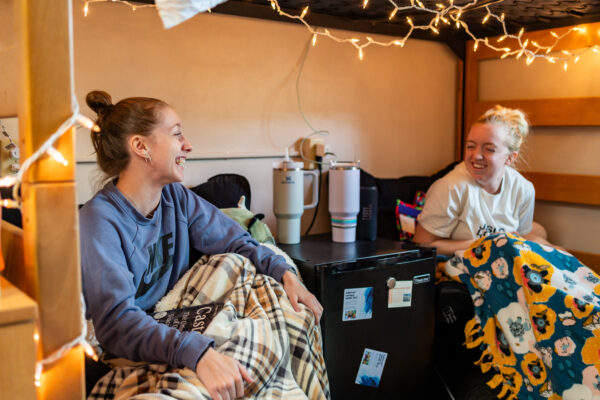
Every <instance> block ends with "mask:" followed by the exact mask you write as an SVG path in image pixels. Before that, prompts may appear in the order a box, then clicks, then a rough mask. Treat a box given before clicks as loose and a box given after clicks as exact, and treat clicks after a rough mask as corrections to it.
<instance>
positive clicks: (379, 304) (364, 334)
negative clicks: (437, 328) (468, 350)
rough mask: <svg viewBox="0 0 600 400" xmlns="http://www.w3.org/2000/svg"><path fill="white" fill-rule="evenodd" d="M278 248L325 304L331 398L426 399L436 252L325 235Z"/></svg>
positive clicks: (428, 379)
mask: <svg viewBox="0 0 600 400" xmlns="http://www.w3.org/2000/svg"><path fill="white" fill-rule="evenodd" d="M280 247H281V248H282V249H283V250H284V251H286V252H287V253H288V254H289V255H290V257H291V258H292V259H293V260H294V262H295V263H296V265H297V266H298V268H299V270H300V273H301V275H302V278H303V280H304V283H305V285H306V287H307V288H308V290H310V291H311V292H312V293H313V294H315V296H316V297H317V298H318V299H319V301H320V302H321V304H322V305H323V307H324V312H323V316H322V318H321V329H322V333H323V350H324V357H325V364H326V366H327V373H328V376H329V382H330V388H331V395H332V399H333V400H341V399H394V400H396V399H403V398H406V399H411V398H431V395H430V390H431V386H432V385H431V381H430V380H431V379H432V376H433V375H432V373H431V370H432V356H433V354H432V351H433V340H434V303H435V299H434V298H435V289H434V280H435V250H434V249H431V248H424V247H416V246H408V245H404V244H403V243H401V242H396V241H392V240H387V239H377V240H375V241H357V242H354V243H334V242H332V241H331V236H330V235H329V234H325V235H315V236H309V237H308V238H303V239H302V242H301V243H299V244H294V245H280Z"/></svg>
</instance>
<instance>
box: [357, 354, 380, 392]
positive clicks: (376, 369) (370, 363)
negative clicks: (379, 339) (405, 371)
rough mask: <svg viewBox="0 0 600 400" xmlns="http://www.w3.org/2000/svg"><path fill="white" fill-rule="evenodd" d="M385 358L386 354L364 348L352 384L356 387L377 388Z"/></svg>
mask: <svg viewBox="0 0 600 400" xmlns="http://www.w3.org/2000/svg"><path fill="white" fill-rule="evenodd" d="M386 358H387V353H383V352H381V351H377V350H371V349H367V348H365V351H364V352H363V356H362V359H361V361H360V366H359V367H358V374H356V381H354V382H355V383H356V384H357V385H363V386H370V387H379V382H380V381H381V375H382V374H383V367H384V366H385V360H386Z"/></svg>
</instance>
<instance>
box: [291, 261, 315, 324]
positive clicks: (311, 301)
mask: <svg viewBox="0 0 600 400" xmlns="http://www.w3.org/2000/svg"><path fill="white" fill-rule="evenodd" d="M281 282H282V283H283V290H285V293H286V294H287V296H288V298H289V299H290V303H292V307H294V310H296V312H300V311H302V310H301V309H300V305H299V304H298V303H302V304H304V305H305V306H306V307H308V308H309V309H310V310H311V311H312V312H313V314H314V315H315V321H317V324H318V323H319V320H320V319H321V315H322V314H323V306H322V305H321V303H319V301H318V300H317V298H316V297H315V296H314V295H313V294H312V293H311V292H309V291H308V290H307V289H306V287H305V286H304V285H303V284H302V282H300V279H298V277H297V276H296V274H294V273H293V272H292V271H289V270H288V271H286V272H285V274H283V277H282V278H281Z"/></svg>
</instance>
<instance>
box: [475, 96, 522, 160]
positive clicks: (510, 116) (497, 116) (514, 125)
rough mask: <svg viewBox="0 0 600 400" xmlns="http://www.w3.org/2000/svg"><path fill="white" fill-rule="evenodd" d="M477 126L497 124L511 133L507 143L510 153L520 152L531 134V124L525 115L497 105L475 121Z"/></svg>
mask: <svg viewBox="0 0 600 400" xmlns="http://www.w3.org/2000/svg"><path fill="white" fill-rule="evenodd" d="M475 123H476V124H495V125H500V126H503V127H505V128H506V129H507V130H508V133H509V142H508V143H507V146H508V149H509V150H510V151H519V149H520V148H521V145H522V144H523V142H524V141H525V138H526V137H527V135H528V134H529V122H528V121H527V117H526V116H525V113H524V112H523V111H521V110H518V109H514V108H507V107H502V106H500V105H495V106H494V107H493V108H490V109H489V110H487V111H486V112H485V113H484V114H483V115H482V116H481V117H479V118H478V119H477V121H475Z"/></svg>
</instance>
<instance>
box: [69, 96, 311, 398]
mask: <svg viewBox="0 0 600 400" xmlns="http://www.w3.org/2000/svg"><path fill="white" fill-rule="evenodd" d="M86 102H87V104H88V105H89V106H90V108H92V109H93V110H94V111H95V112H96V113H97V114H98V119H97V124H98V126H99V127H100V128H101V131H100V132H98V133H96V132H92V142H93V145H94V149H95V150H96V153H97V159H98V165H99V167H100V168H101V169H102V171H103V172H104V173H105V174H106V175H107V176H108V177H111V178H112V179H111V180H110V181H109V182H108V184H106V186H104V188H103V189H102V190H100V191H99V192H98V193H97V194H96V195H95V196H94V198H93V199H92V200H90V201H89V202H87V203H86V204H85V206H84V207H82V209H81V210H80V226H81V254H82V271H83V289H84V294H85V300H86V305H87V311H88V316H89V317H91V319H92V321H93V323H94V328H95V333H96V337H97V339H98V341H99V342H100V344H101V345H102V347H103V348H104V349H105V350H107V351H108V352H110V353H112V354H114V355H116V356H119V357H123V358H127V359H129V360H134V361H147V362H158V363H164V364H168V365H170V366H172V367H175V368H181V367H188V368H190V369H191V370H192V371H195V372H196V374H197V376H198V378H199V380H200V381H201V382H202V383H203V384H204V385H205V387H206V388H207V390H208V392H209V393H210V395H211V397H212V398H215V399H233V398H239V397H241V396H243V394H244V382H251V381H252V378H251V377H250V375H249V374H248V372H247V371H246V369H245V368H244V367H243V366H242V365H241V364H240V363H239V362H238V361H237V360H235V359H233V358H231V357H229V356H227V355H223V354H220V353H218V352H217V351H215V350H214V349H213V347H214V341H213V340H212V339H210V338H208V337H206V336H203V335H200V334H199V333H197V332H180V331H178V330H176V329H173V328H170V327H168V326H166V325H163V324H160V323H158V322H156V321H155V320H154V319H153V318H152V317H151V316H149V315H148V314H147V313H146V312H147V311H149V310H151V309H152V307H153V306H154V305H155V304H156V302H157V301H158V300H160V299H161V298H162V297H163V296H164V295H165V294H166V293H167V292H168V291H169V290H171V289H172V288H173V286H174V285H175V283H176V282H177V281H178V280H179V279H180V278H181V277H182V275H183V274H184V273H185V272H186V271H187V270H188V269H189V267H190V261H192V262H193V261H195V260H189V251H190V249H191V248H194V249H196V250H198V251H200V252H201V253H204V254H220V253H237V254H241V255H243V256H245V257H247V258H248V259H249V260H250V261H251V262H252V263H253V264H254V265H255V266H256V268H257V270H258V271H259V272H261V273H263V274H266V275H269V276H271V277H273V278H274V279H275V280H277V281H279V282H281V283H282V284H283V288H284V290H285V292H286V293H287V295H288V298H289V299H290V302H291V304H292V305H293V307H294V308H295V309H296V311H299V309H300V308H299V306H298V303H303V304H304V305H306V307H308V308H309V309H310V310H311V311H312V312H313V313H314V315H315V319H316V320H317V321H318V320H319V318H320V316H321V312H322V307H321V305H320V304H319V303H318V301H317V300H316V298H315V297H314V296H313V295H312V294H310V293H309V292H308V291H307V290H306V288H305V287H304V286H303V285H302V284H301V283H300V281H299V279H298V278H297V276H296V275H295V274H294V273H293V272H292V271H291V270H290V268H291V266H290V265H288V264H286V263H285V261H284V259H283V257H281V256H278V255H275V254H274V253H273V252H272V251H270V250H268V249H267V248H266V247H263V246H259V244H258V243H257V242H256V241H255V240H253V239H252V237H251V236H250V235H249V234H248V233H247V232H246V231H244V230H243V229H242V228H241V227H240V226H239V225H238V224H237V223H235V222H234V221H233V220H231V219H229V218H228V217H226V216H225V215H224V214H223V213H221V212H220V211H219V210H218V209H217V208H215V207H214V206H212V205H211V204H209V203H208V202H206V201H204V200H203V199H201V198H200V197H198V196H196V195H195V194H194V193H192V192H191V191H190V190H188V189H186V188H185V187H184V186H183V185H181V184H180V183H179V182H181V181H182V180H183V171H184V165H185V161H186V157H187V155H188V154H189V152H190V151H191V150H192V145H191V144H190V142H189V141H188V140H187V138H186V137H185V136H184V135H183V132H182V124H181V120H180V118H179V116H178V115H177V113H176V112H175V111H174V110H173V109H172V108H171V107H170V106H169V105H168V104H166V103H165V102H163V101H161V100H157V99H152V98H144V97H133V98H127V99H124V100H121V101H119V102H118V103H116V104H112V100H111V97H110V96H109V95H108V94H107V93H106V92H102V91H93V92H90V93H89V94H88V95H87V97H86Z"/></svg>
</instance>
